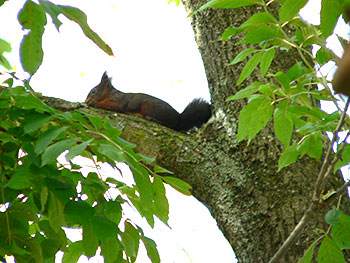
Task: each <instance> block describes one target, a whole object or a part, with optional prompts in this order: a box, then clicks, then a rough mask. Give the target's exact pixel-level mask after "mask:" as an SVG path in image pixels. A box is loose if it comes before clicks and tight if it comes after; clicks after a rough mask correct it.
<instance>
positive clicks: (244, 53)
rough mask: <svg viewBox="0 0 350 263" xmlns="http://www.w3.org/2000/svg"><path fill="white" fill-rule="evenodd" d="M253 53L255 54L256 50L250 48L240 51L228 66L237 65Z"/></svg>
mask: <svg viewBox="0 0 350 263" xmlns="http://www.w3.org/2000/svg"><path fill="white" fill-rule="evenodd" d="M254 52H256V49H255V48H252V47H250V48H247V49H244V50H242V51H241V52H239V53H238V55H237V56H236V57H235V58H234V59H233V60H232V61H231V62H230V64H229V65H234V64H237V63H239V62H241V61H243V60H244V59H245V58H246V57H247V56H249V55H251V54H253V53H254Z"/></svg>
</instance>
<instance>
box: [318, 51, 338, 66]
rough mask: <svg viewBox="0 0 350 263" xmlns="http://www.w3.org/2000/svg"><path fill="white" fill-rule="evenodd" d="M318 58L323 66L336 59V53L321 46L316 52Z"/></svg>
mask: <svg viewBox="0 0 350 263" xmlns="http://www.w3.org/2000/svg"><path fill="white" fill-rule="evenodd" d="M316 60H317V62H318V63H319V64H320V65H321V66H322V65H324V64H325V63H327V62H328V61H330V60H336V55H335V54H334V53H333V52H332V51H331V50H329V49H328V48H326V47H321V48H320V49H319V50H318V51H317V53H316Z"/></svg>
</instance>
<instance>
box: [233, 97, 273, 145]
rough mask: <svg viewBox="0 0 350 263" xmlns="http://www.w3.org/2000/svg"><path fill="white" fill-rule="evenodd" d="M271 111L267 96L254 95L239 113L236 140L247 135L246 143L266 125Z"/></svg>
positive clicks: (240, 139)
mask: <svg viewBox="0 0 350 263" xmlns="http://www.w3.org/2000/svg"><path fill="white" fill-rule="evenodd" d="M272 113H273V106H272V101H271V99H270V98H269V97H266V96H263V95H256V96H255V97H254V98H253V99H252V100H251V101H250V102H249V103H248V105H247V106H245V107H244V108H243V109H242V110H241V112H240V114H239V124H238V134H237V141H238V142H240V141H243V140H244V139H245V138H246V137H247V136H248V144H249V143H250V141H251V140H252V139H253V138H254V137H255V135H256V134H257V133H258V132H259V131H260V130H261V129H262V128H264V127H265V126H266V124H267V123H268V121H269V120H270V119H271V117H272Z"/></svg>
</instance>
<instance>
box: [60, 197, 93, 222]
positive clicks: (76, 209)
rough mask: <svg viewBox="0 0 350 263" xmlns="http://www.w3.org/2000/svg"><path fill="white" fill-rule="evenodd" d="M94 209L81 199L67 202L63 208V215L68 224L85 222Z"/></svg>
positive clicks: (91, 215)
mask: <svg viewBox="0 0 350 263" xmlns="http://www.w3.org/2000/svg"><path fill="white" fill-rule="evenodd" d="M94 212H95V211H94V209H93V208H92V207H91V206H90V205H89V204H87V203H86V202H84V201H82V200H78V201H73V200H70V201H68V202H67V204H66V206H65V208H64V215H65V218H66V221H67V223H68V224H71V225H74V224H79V225H81V224H85V223H87V222H89V221H90V220H91V219H92V217H93V215H94Z"/></svg>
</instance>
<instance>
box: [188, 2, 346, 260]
mask: <svg viewBox="0 0 350 263" xmlns="http://www.w3.org/2000/svg"><path fill="white" fill-rule="evenodd" d="M272 2H274V1H263V0H236V1H235V0H212V1H209V2H208V3H206V4H205V5H203V6H202V7H200V8H199V9H198V10H197V11H196V12H199V11H203V10H205V9H206V8H238V7H243V6H249V5H256V6H259V9H256V10H260V12H257V13H255V14H254V15H252V16H251V17H250V18H248V19H247V20H246V21H245V22H244V23H242V24H241V25H240V26H239V27H229V28H227V29H226V30H225V32H223V34H222V36H221V40H222V41H228V40H229V39H235V40H238V41H237V43H236V45H245V47H244V48H243V49H242V51H241V52H240V53H239V54H238V55H237V56H236V57H235V58H234V59H233V60H232V62H231V63H230V65H236V64H237V63H242V62H244V66H243V69H242V71H241V74H240V76H239V78H238V81H237V83H236V85H241V89H240V91H238V92H237V93H236V94H234V95H232V96H230V97H229V98H228V99H227V101H233V100H239V99H247V105H246V106H245V107H244V108H243V109H242V111H241V112H240V115H239V128H238V134H237V141H238V142H241V141H243V140H244V139H245V138H248V144H249V143H250V142H251V141H252V139H253V138H254V137H255V135H256V134H257V133H259V131H261V129H263V128H264V127H265V126H266V125H267V124H268V123H269V121H270V120H272V121H273V124H274V125H273V127H274V131H275V135H276V137H277V138H279V140H280V141H281V142H282V144H283V146H284V151H283V153H282V154H281V155H280V159H279V163H278V171H281V170H282V169H283V168H284V167H286V166H288V165H290V164H292V163H295V162H296V161H297V160H298V158H301V157H302V156H304V155H305V154H307V155H309V156H310V157H312V158H315V159H318V160H320V159H321V157H323V158H324V160H323V161H324V166H323V167H326V168H325V169H328V170H329V173H328V174H327V175H325V173H323V171H320V175H319V178H318V179H319V180H317V182H322V183H319V185H318V184H317V182H316V184H315V189H317V190H315V195H316V197H317V198H319V200H320V203H322V202H323V204H329V203H330V200H331V199H332V200H333V199H335V198H332V197H331V196H332V195H333V194H334V196H336V197H339V196H340V195H341V194H342V193H343V192H344V189H345V188H346V186H347V185H344V189H338V190H337V191H336V192H331V193H327V196H321V195H320V193H321V191H322V190H323V189H324V188H322V189H321V188H320V185H322V186H323V187H324V185H325V184H326V180H327V179H328V177H329V174H330V173H332V172H333V171H334V172H336V171H337V170H338V169H340V168H341V167H342V166H343V165H346V164H348V163H349V162H350V156H349V147H348V145H347V144H346V143H342V142H343V141H344V142H345V141H346V138H347V136H348V133H347V134H346V135H345V136H344V135H343V136H342V138H343V139H340V137H341V136H340V134H339V132H341V129H340V127H342V125H343V122H342V121H339V119H340V115H341V109H342V108H344V99H343V97H341V96H335V95H334V94H333V93H332V91H331V85H330V83H329V81H328V80H327V79H328V78H327V76H325V75H323V74H322V71H321V70H320V69H321V68H322V66H324V65H325V64H326V63H328V62H332V61H335V62H337V59H338V58H337V56H336V55H335V54H334V53H333V51H332V50H331V49H329V48H328V46H326V40H327V38H328V37H329V36H330V35H331V34H332V33H333V31H334V27H335V25H336V22H337V21H338V19H339V17H340V15H342V14H344V15H347V8H348V6H349V3H350V2H349V1H347V0H342V1H332V0H322V8H321V14H320V16H321V24H320V25H319V26H314V25H310V24H308V23H306V22H305V21H304V20H302V19H301V18H300V17H299V16H298V13H299V10H300V9H301V8H303V7H304V6H305V4H306V3H307V2H308V1H307V0H298V1H296V0H286V1H278V2H280V8H279V13H278V15H279V16H278V17H276V16H275V15H274V14H273V13H272V12H271V11H270V4H271V3H272ZM196 12H194V13H196ZM338 39H339V40H340V41H341V42H343V43H345V42H346V41H345V40H343V39H341V37H340V36H338ZM312 48H314V49H315V50H317V52H316V55H315V56H313V55H312V53H311V49H312ZM289 51H295V52H297V54H299V57H300V59H299V61H296V62H295V64H294V65H293V66H292V67H291V68H290V69H289V70H288V71H287V72H281V71H279V72H271V70H269V68H270V65H271V63H273V59H274V57H275V55H276V53H277V52H279V53H282V54H283V53H284V52H289ZM258 67H259V68H260V72H261V79H264V82H253V83H251V82H250V84H249V82H248V81H247V80H249V76H250V74H251V73H252V72H253V71H254V70H256V69H257V68H258ZM323 101H328V102H332V103H333V104H334V105H335V107H336V109H337V110H335V111H333V112H331V113H329V112H326V111H324V110H323V109H321V108H320V103H322V102H323ZM347 105H348V104H347ZM346 108H347V106H346V107H345V111H346ZM342 115H343V116H344V117H345V115H344V114H342ZM348 126H349V118H348V117H346V118H345V128H343V130H345V131H347V130H348ZM332 132H333V141H332V142H331V143H329V139H328V137H327V136H326V133H332ZM344 137H345V139H344ZM326 143H329V144H330V146H329V148H328V149H329V151H328V152H329V153H327V155H326V157H325V155H324V152H325V149H324V145H326ZM332 148H333V149H336V150H337V151H338V153H337V155H336V157H334V159H333V161H332V163H333V166H332V165H330V164H329V163H328V162H330V161H329V160H330V159H329V158H330V157H329V156H330V152H331V150H332ZM339 159H340V160H339ZM332 167H333V169H332ZM334 196H333V197H334ZM313 209H315V208H313ZM335 211H336V213H334V214H332V215H330V214H328V215H327V222H329V224H331V225H332V231H331V234H330V233H328V232H327V233H325V234H324V235H323V236H321V237H320V238H319V239H318V240H316V241H315V242H314V243H313V244H312V245H311V246H310V248H309V250H308V251H307V252H306V253H305V255H304V257H303V258H302V259H301V260H300V262H311V261H312V258H313V254H314V248H315V247H316V245H317V244H318V243H319V241H320V240H322V243H321V245H320V247H319V249H318V262H345V259H344V256H343V253H342V250H343V249H349V247H348V245H347V244H348V243H349V240H350V237H348V235H347V233H348V232H349V231H348V228H349V226H350V221H349V219H348V218H349V216H347V215H345V214H343V213H342V212H341V211H339V210H335ZM335 215H336V216H337V217H336V218H337V220H334V217H335ZM330 218H333V220H330ZM271 262H272V261H271ZM276 262H277V261H276Z"/></svg>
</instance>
